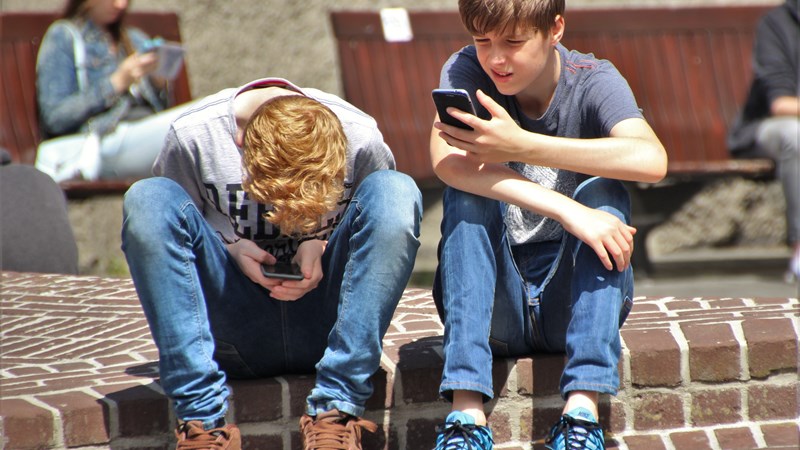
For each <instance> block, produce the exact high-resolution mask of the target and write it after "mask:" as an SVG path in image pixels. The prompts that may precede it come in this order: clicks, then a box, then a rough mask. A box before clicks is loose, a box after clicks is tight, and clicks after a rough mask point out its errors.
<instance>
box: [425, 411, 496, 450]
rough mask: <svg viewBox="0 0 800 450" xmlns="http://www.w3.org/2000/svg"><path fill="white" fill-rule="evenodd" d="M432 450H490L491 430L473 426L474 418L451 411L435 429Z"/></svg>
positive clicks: (492, 444)
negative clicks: (435, 434)
mask: <svg viewBox="0 0 800 450" xmlns="http://www.w3.org/2000/svg"><path fill="white" fill-rule="evenodd" d="M436 433H437V436H436V448H435V449H434V450H464V449H466V450H492V449H493V448H494V441H493V440H492V430H490V429H489V427H484V426H481V425H475V418H474V417H472V416H470V415H469V414H465V413H463V412H461V411H453V412H451V413H450V414H449V415H448V416H447V419H445V421H444V423H443V424H441V425H439V426H437V427H436Z"/></svg>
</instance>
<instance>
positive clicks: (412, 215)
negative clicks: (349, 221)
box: [354, 170, 422, 234]
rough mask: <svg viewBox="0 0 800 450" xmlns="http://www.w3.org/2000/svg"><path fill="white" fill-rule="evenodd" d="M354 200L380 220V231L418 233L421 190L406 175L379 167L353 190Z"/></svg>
mask: <svg viewBox="0 0 800 450" xmlns="http://www.w3.org/2000/svg"><path fill="white" fill-rule="evenodd" d="M354 202H355V203H357V204H358V205H359V207H360V208H362V209H363V210H364V211H366V212H367V213H368V214H369V217H371V218H372V220H377V221H379V222H381V224H382V225H383V226H382V228H381V229H382V230H386V231H387V232H390V233H394V232H403V231H408V230H413V231H414V232H415V234H419V222H420V220H421V219H422V193H421V192H420V190H419V188H418V187H417V184H416V183H415V182H414V180H413V179H412V178H411V177H409V176H408V175H406V174H404V173H402V172H397V171H394V170H381V171H377V172H373V173H372V174H370V175H369V176H367V177H366V178H365V179H364V181H363V182H362V185H361V186H360V187H359V188H358V190H357V191H356V194H355V196H354Z"/></svg>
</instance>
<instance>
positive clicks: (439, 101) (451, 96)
mask: <svg viewBox="0 0 800 450" xmlns="http://www.w3.org/2000/svg"><path fill="white" fill-rule="evenodd" d="M431 95H432V96H433V103H434V104H435V105H436V112H438V113H439V120H441V121H442V122H443V123H446V124H448V125H453V126H454V127H458V128H463V129H465V130H472V127H471V126H469V125H467V124H465V123H464V122H462V121H460V120H458V119H456V118H455V117H453V116H451V115H450V114H448V113H447V108H448V107H450V106H452V107H454V108H457V109H460V110H461V111H464V112H468V113H470V114H472V115H473V116H475V115H477V114H475V107H474V106H473V105H472V100H471V99H470V97H469V92H467V91H466V90H464V89H434V90H433V92H432V93H431Z"/></svg>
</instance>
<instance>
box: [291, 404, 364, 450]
mask: <svg viewBox="0 0 800 450" xmlns="http://www.w3.org/2000/svg"><path fill="white" fill-rule="evenodd" d="M362 428H363V429H365V430H367V431H369V432H370V433H374V432H376V431H378V426H377V425H375V424H374V423H373V422H370V421H369V420H366V419H362V418H359V417H354V416H351V415H349V414H344V413H340V412H339V410H338V409H332V410H330V411H327V412H324V413H322V414H320V415H318V416H316V417H311V416H309V415H308V414H304V415H303V417H301V418H300V432H301V433H302V434H303V443H304V446H303V449H304V450H361V429H362Z"/></svg>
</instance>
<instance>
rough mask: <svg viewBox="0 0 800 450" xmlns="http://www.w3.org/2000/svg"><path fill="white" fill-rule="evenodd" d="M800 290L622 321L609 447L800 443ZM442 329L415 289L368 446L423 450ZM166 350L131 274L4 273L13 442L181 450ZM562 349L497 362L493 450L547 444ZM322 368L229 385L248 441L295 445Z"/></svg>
mask: <svg viewBox="0 0 800 450" xmlns="http://www.w3.org/2000/svg"><path fill="white" fill-rule="evenodd" d="M799 313H800V305H799V304H798V301H797V299H796V298H750V299H746V298H719V299H706V298H673V297H665V298H637V301H636V306H635V308H634V311H633V312H632V314H631V316H630V317H629V319H628V321H627V323H626V325H625V327H624V328H623V330H622V337H623V341H624V345H625V348H624V351H623V358H622V361H621V362H620V373H621V379H622V385H623V388H622V390H621V392H620V394H619V395H618V396H617V397H615V398H611V399H604V401H603V404H602V405H601V406H602V408H601V415H602V416H603V422H604V425H605V427H606V429H607V430H608V432H609V435H608V445H609V448H616V449H630V450H638V449H642V450H645V449H646V450H657V449H664V450H683V449H686V450H695V449H711V450H720V449H742V450H749V449H761V448H774V449H784V448H785V449H788V448H792V449H797V448H798V447H800V438H798V400H797V399H798V377H797V374H798V371H797V370H798V369H797V368H798V335H800V325H798V314H799ZM441 333H442V326H441V324H440V322H439V320H438V318H437V317H436V313H435V308H434V306H433V302H432V299H431V297H430V291H427V290H421V289H409V290H407V291H406V293H405V295H404V298H403V300H402V301H401V304H400V307H399V308H398V310H397V312H396V314H395V317H394V320H393V322H392V326H391V328H390V329H389V332H388V333H387V335H386V338H385V341H384V345H385V349H384V356H383V358H382V361H383V364H382V368H381V370H379V371H378V373H376V375H375V376H374V377H373V383H374V385H375V388H376V391H375V395H374V396H373V398H372V399H371V400H370V402H369V404H368V412H367V417H368V418H370V419H371V420H374V421H376V422H377V423H379V424H380V425H381V429H380V430H379V433H378V434H377V435H374V436H370V437H369V438H368V439H366V443H365V449H371V448H387V449H398V450H399V449H414V450H416V449H425V448H430V446H431V445H430V443H431V442H432V441H433V427H434V425H435V424H436V423H437V422H438V421H440V420H441V418H442V417H443V416H444V414H445V413H446V411H447V408H448V405H447V404H445V403H444V402H443V401H441V400H440V399H438V398H437V395H436V388H437V386H438V381H439V377H440V375H441V366H442V360H441ZM157 360H158V355H157V351H156V349H155V346H154V345H153V343H152V340H151V338H150V333H149V330H148V328H147V324H146V321H145V320H144V316H143V315H142V312H141V308H140V306H139V302H138V299H137V297H136V293H135V290H134V288H133V285H132V283H131V281H130V280H128V279H111V278H98V277H72V276H61V275H42V274H22V273H13V272H3V273H2V276H1V277H0V415H2V427H1V428H0V430H2V438H3V442H4V443H5V446H4V448H6V449H34V448H57V449H61V448H77V447H87V448H91V449H95V448H97V449H100V448H103V449H105V448H113V449H145V448H147V449H155V448H172V446H173V445H174V444H172V438H171V435H170V430H171V428H172V424H173V423H174V417H173V415H172V412H171V409H170V407H169V404H168V402H167V400H166V399H165V397H164V396H163V393H162V391H161V389H160V387H159V385H158V367H157ZM563 363H564V358H563V356H561V355H534V356H532V357H529V358H519V359H509V360H496V361H495V363H494V368H493V370H494V374H495V375H494V378H495V380H496V384H497V386H496V387H495V390H496V393H497V396H496V397H497V398H496V400H494V401H493V402H491V403H490V404H489V409H490V421H491V423H492V427H493V429H494V430H495V437H496V441H497V446H496V447H495V448H498V449H530V448H534V449H540V448H543V447H542V446H541V444H533V445H532V444H530V443H529V442H530V441H531V440H535V439H537V438H540V437H541V436H542V434H543V433H544V432H545V431H546V429H547V428H548V427H549V425H550V424H551V423H552V422H553V421H554V419H555V418H556V417H557V416H558V414H559V411H560V407H561V406H560V399H559V396H558V374H559V373H560V371H561V369H562V368H563ZM312 385H313V376H312V375H293V376H286V377H276V378H271V379H263V380H250V381H232V382H231V387H232V390H233V399H232V407H231V411H230V413H229V414H230V417H229V418H230V419H231V420H234V421H235V422H236V423H237V424H239V425H240V427H241V429H242V432H243V435H244V442H245V446H246V448H248V449H260V448H265V449H297V448H300V444H299V435H298V433H297V431H296V429H297V425H296V424H297V419H298V417H299V415H300V414H302V410H303V400H304V397H305V395H306V393H307V392H308V389H309V388H310V387H311V386H312Z"/></svg>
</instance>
